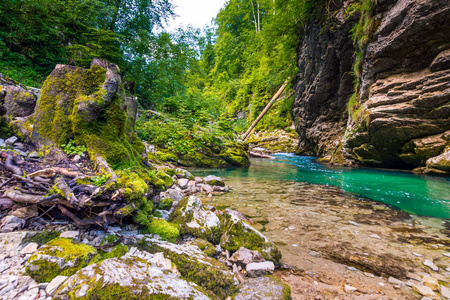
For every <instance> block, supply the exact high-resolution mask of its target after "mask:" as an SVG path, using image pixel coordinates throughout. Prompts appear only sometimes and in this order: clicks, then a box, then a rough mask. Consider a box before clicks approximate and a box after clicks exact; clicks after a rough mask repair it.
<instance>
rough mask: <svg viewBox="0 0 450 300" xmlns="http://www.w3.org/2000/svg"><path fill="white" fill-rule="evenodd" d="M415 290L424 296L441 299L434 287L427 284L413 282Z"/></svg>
mask: <svg viewBox="0 0 450 300" xmlns="http://www.w3.org/2000/svg"><path fill="white" fill-rule="evenodd" d="M412 288H413V290H415V291H416V292H418V293H419V294H421V295H422V296H426V297H430V298H432V299H439V298H438V297H437V295H436V294H435V293H434V292H433V290H432V289H430V288H429V287H427V286H424V285H420V284H413V285H412Z"/></svg>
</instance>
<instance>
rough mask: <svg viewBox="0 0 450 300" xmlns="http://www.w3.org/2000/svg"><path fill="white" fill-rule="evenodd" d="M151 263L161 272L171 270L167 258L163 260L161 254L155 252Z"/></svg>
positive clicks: (170, 263) (170, 264)
mask: <svg viewBox="0 0 450 300" xmlns="http://www.w3.org/2000/svg"><path fill="white" fill-rule="evenodd" d="M151 262H152V263H153V262H155V264H156V265H157V266H158V267H160V268H161V269H163V270H170V269H172V262H171V261H170V259H168V258H164V254H163V253H162V252H157V253H155V254H154V255H153V258H152V259H151Z"/></svg>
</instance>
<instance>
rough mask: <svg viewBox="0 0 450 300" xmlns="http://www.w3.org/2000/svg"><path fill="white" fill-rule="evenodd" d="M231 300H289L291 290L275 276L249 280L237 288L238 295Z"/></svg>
mask: <svg viewBox="0 0 450 300" xmlns="http://www.w3.org/2000/svg"><path fill="white" fill-rule="evenodd" d="M232 299H233V300H249V299H264V300H290V299H291V288H290V287H289V285H287V284H286V283H284V282H283V281H282V280H281V279H279V278H277V277H275V276H271V275H269V276H265V277H258V278H250V279H248V280H246V281H245V282H244V283H243V284H242V285H240V286H239V293H237V294H236V295H234V296H233V297H232Z"/></svg>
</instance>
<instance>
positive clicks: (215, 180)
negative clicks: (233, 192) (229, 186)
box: [203, 175, 225, 186]
mask: <svg viewBox="0 0 450 300" xmlns="http://www.w3.org/2000/svg"><path fill="white" fill-rule="evenodd" d="M203 180H204V181H205V182H206V183H207V184H209V185H212V186H216V185H217V186H225V182H224V181H223V179H222V178H220V177H218V176H214V175H208V176H206V177H205V178H204V179H203Z"/></svg>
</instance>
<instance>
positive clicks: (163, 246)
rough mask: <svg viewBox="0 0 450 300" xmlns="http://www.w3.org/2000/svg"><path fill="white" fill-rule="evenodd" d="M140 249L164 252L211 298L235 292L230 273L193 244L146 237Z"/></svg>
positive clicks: (188, 278)
mask: <svg viewBox="0 0 450 300" xmlns="http://www.w3.org/2000/svg"><path fill="white" fill-rule="evenodd" d="M139 247H140V248H141V249H143V250H146V251H148V252H150V253H157V252H163V253H164V256H165V257H167V258H169V259H170V260H171V261H172V263H173V264H175V265H176V267H177V269H178V271H179V272H180V273H181V276H183V278H186V279H187V280H189V281H192V282H195V283H196V284H198V285H199V286H201V287H202V288H203V289H204V290H205V293H207V294H208V296H210V297H212V298H213V299H216V298H219V299H225V298H226V297H227V296H230V295H232V294H234V293H235V292H236V291H237V285H238V281H237V280H236V278H235V277H234V275H233V273H232V272H231V271H230V270H228V268H226V267H225V266H224V265H223V264H222V263H220V262H218V261H217V260H215V259H213V258H210V257H208V256H207V255H206V254H205V253H204V252H203V251H202V250H200V248H199V247H197V246H195V245H189V244H182V245H178V244H172V243H168V242H164V241H161V240H158V239H154V238H151V237H145V238H144V239H142V240H141V241H140V242H139Z"/></svg>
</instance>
